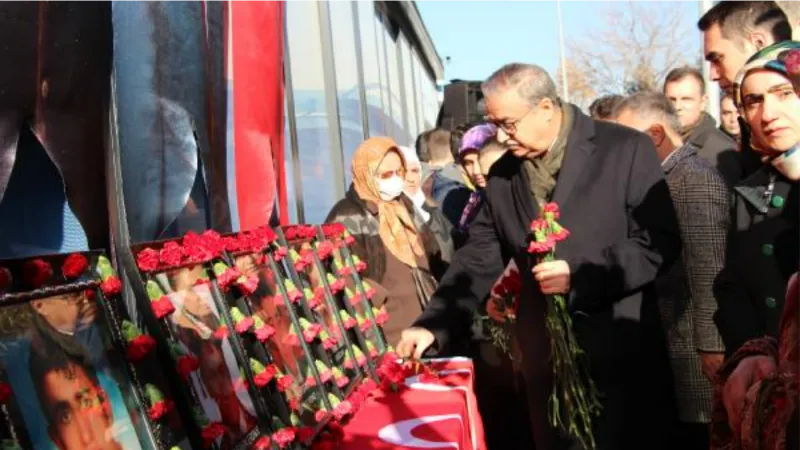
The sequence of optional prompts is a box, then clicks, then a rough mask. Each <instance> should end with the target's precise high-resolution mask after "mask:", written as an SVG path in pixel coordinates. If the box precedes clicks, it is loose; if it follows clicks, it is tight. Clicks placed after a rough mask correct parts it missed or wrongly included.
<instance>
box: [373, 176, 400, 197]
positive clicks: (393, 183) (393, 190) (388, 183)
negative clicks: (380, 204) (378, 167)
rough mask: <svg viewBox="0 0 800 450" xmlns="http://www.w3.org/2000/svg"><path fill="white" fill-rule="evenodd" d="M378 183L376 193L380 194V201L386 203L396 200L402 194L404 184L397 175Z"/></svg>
mask: <svg viewBox="0 0 800 450" xmlns="http://www.w3.org/2000/svg"><path fill="white" fill-rule="evenodd" d="M377 181H378V192H379V193H380V194H381V200H383V201H385V202H388V201H392V200H394V199H396V198H397V197H399V196H400V194H402V193H403V187H404V185H405V183H404V182H403V179H402V178H400V177H398V176H397V175H394V176H392V177H391V178H387V179H385V180H380V179H379V180H377Z"/></svg>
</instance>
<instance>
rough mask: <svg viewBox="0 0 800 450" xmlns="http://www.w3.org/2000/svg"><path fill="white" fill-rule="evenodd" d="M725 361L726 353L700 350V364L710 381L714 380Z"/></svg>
mask: <svg viewBox="0 0 800 450" xmlns="http://www.w3.org/2000/svg"><path fill="white" fill-rule="evenodd" d="M723 362H725V354H724V353H706V352H700V364H701V366H702V369H703V375H705V376H706V378H708V381H714V377H716V376H717V372H718V371H719V368H720V367H722V363H723Z"/></svg>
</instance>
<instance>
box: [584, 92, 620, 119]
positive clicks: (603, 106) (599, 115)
mask: <svg viewBox="0 0 800 450" xmlns="http://www.w3.org/2000/svg"><path fill="white" fill-rule="evenodd" d="M623 98H624V97H623V96H621V95H617V94H612V95H606V96H603V97H599V98H597V99H596V100H595V101H593V102H592V104H591V105H589V115H590V116H591V117H592V119H594V120H611V113H612V112H613V111H614V107H616V106H617V104H619V102H621V101H622V99H623Z"/></svg>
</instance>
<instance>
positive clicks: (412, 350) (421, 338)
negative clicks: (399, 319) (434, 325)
mask: <svg viewBox="0 0 800 450" xmlns="http://www.w3.org/2000/svg"><path fill="white" fill-rule="evenodd" d="M434 340H435V339H434V337H433V333H431V332H430V331H428V330H426V329H425V328H419V327H411V328H407V329H405V330H403V332H402V333H401V334H400V342H398V343H397V345H396V346H395V348H396V349H397V355H398V356H400V357H401V358H409V357H412V356H413V357H414V359H420V358H422V353H424V352H425V350H427V349H428V347H430V346H431V344H433V341H434Z"/></svg>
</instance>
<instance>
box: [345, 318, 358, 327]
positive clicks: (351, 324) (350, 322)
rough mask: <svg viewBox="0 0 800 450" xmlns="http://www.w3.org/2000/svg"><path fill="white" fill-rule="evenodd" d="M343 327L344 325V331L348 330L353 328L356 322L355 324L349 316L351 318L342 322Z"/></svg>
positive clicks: (354, 320) (356, 323)
mask: <svg viewBox="0 0 800 450" xmlns="http://www.w3.org/2000/svg"><path fill="white" fill-rule="evenodd" d="M343 325H344V328H345V329H346V330H349V329H351V328H353V327H354V326H356V325H358V322H356V319H354V318H353V317H352V316H351V317H348V318H347V320H345V321H344V323H343Z"/></svg>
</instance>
